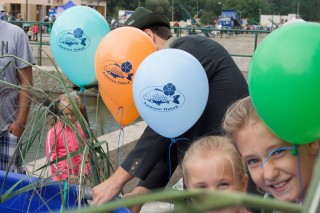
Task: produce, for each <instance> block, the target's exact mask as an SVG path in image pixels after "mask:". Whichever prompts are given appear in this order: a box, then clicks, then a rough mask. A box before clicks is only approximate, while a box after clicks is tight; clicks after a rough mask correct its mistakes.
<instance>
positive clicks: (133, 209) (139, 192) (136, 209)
mask: <svg viewBox="0 0 320 213" xmlns="http://www.w3.org/2000/svg"><path fill="white" fill-rule="evenodd" d="M148 192H150V190H149V189H147V188H145V187H143V186H137V187H136V188H134V189H133V190H132V192H130V193H127V194H125V195H124V196H123V197H124V198H129V197H135V196H138V195H142V194H145V193H148ZM141 208H142V205H137V206H132V207H130V211H131V212H132V213H139V212H140V210H141Z"/></svg>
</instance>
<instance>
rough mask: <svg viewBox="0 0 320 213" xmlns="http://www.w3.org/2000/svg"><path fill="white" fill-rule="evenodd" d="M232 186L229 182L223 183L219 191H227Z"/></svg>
mask: <svg viewBox="0 0 320 213" xmlns="http://www.w3.org/2000/svg"><path fill="white" fill-rule="evenodd" d="M229 186H230V184H229V183H228V182H221V183H220V184H219V185H218V188H217V189H218V190H226V189H228V188H229Z"/></svg>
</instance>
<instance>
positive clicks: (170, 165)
mask: <svg viewBox="0 0 320 213" xmlns="http://www.w3.org/2000/svg"><path fill="white" fill-rule="evenodd" d="M170 140H171V143H170V145H169V157H168V158H169V177H168V189H169V190H170V188H171V183H170V179H171V174H172V171H171V170H172V162H171V146H172V145H173V144H175V143H176V142H177V141H182V140H187V141H188V140H189V139H188V138H177V139H175V138H171V139H170ZM171 205H172V204H171V203H170V210H171Z"/></svg>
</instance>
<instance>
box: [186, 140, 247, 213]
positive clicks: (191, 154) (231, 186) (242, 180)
mask: <svg viewBox="0 0 320 213" xmlns="http://www.w3.org/2000/svg"><path fill="white" fill-rule="evenodd" d="M182 172H183V178H184V182H185V185H186V187H187V188H188V189H189V190H193V189H208V190H222V191H239V192H246V189H247V183H248V176H247V174H246V168H245V164H244V162H243V160H242V158H241V156H240V155H239V153H238V152H237V150H236V148H235V147H234V145H233V144H232V143H231V142H230V141H229V139H228V138H227V137H222V136H207V137H204V138H201V139H199V140H198V141H196V142H195V143H193V144H192V145H191V146H190V148H189V149H188V151H187V152H186V154H185V156H184V159H183V162H182ZM219 212H224V213H231V212H232V213H243V212H248V211H247V210H246V209H244V208H242V207H232V208H228V209H224V210H222V211H219Z"/></svg>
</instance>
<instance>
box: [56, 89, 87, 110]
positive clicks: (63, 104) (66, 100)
mask: <svg viewBox="0 0 320 213" xmlns="http://www.w3.org/2000/svg"><path fill="white" fill-rule="evenodd" d="M56 101H57V104H58V108H59V110H60V111H64V110H65V109H66V108H67V109H68V110H69V111H70V112H73V110H74V106H73V104H72V103H71V102H72V101H73V102H74V104H75V105H76V106H77V107H78V108H79V107H80V104H81V102H80V97H79V96H78V95H77V94H75V93H70V94H69V96H68V94H62V95H59V97H58V98H57V99H56Z"/></svg>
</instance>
